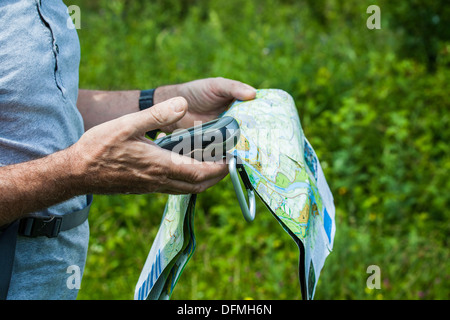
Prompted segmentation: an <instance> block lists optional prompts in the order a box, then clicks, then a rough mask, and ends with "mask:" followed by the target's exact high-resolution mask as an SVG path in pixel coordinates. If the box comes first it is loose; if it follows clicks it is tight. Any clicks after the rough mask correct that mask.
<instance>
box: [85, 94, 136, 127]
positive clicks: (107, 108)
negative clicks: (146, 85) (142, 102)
mask: <svg viewBox="0 0 450 320" xmlns="http://www.w3.org/2000/svg"><path fill="white" fill-rule="evenodd" d="M139 96H140V91H139V90H129V91H99V90H83V89H80V90H79V91H78V101H77V107H78V110H79V111H80V113H81V115H82V116H83V120H84V127H85V130H86V131H87V130H89V129H90V128H92V127H94V126H96V125H99V124H101V123H104V122H106V121H109V120H113V119H116V118H119V117H121V116H123V115H126V114H129V113H132V112H137V111H139Z"/></svg>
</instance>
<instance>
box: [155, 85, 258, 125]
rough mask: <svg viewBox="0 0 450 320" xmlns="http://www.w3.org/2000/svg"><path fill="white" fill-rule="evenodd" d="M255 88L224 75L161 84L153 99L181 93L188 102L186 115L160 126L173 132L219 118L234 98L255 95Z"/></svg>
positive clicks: (249, 98)
mask: <svg viewBox="0 0 450 320" xmlns="http://www.w3.org/2000/svg"><path fill="white" fill-rule="evenodd" d="M255 95H256V90H255V89H254V88H253V87H251V86H249V85H247V84H245V83H242V82H239V81H236V80H230V79H225V78H221V77H219V78H207V79H200V80H194V81H190V82H186V83H182V84H176V85H168V86H162V87H158V88H157V89H156V90H155V94H154V103H155V104H157V103H160V102H162V101H164V100H167V99H170V98H173V97H176V96H182V97H184V98H185V99H186V100H187V102H188V111H187V112H186V115H185V116H184V117H183V118H182V119H181V120H179V121H178V122H176V123H175V124H173V125H170V126H167V127H163V128H160V130H161V131H163V132H166V133H170V132H173V131H174V130H175V129H181V128H185V129H187V128H190V127H192V126H194V122H197V121H201V122H202V123H204V122H207V121H210V120H213V119H216V118H217V117H218V116H219V115H220V114H221V113H222V112H224V111H225V110H227V108H228V107H229V106H230V104H231V102H233V100H235V99H238V100H251V99H254V98H255Z"/></svg>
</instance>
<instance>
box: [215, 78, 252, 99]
mask: <svg viewBox="0 0 450 320" xmlns="http://www.w3.org/2000/svg"><path fill="white" fill-rule="evenodd" d="M215 88H216V90H217V91H216V92H217V94H218V95H221V96H225V97H228V98H233V99H238V100H251V99H254V98H255V96H256V89H255V88H253V87H252V86H250V85H248V84H245V83H242V82H240V81H236V80H231V79H226V78H216V79H215Z"/></svg>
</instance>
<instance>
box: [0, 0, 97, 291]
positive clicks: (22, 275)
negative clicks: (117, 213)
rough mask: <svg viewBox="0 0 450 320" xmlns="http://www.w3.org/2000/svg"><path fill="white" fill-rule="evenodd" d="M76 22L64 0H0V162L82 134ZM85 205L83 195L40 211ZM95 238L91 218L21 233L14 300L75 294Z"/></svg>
mask: <svg viewBox="0 0 450 320" xmlns="http://www.w3.org/2000/svg"><path fill="white" fill-rule="evenodd" d="M71 27H73V24H71V20H70V17H69V14H68V11H67V7H66V6H65V5H64V3H63V2H62V1H61V0H2V1H1V2H0V166H5V165H9V164H14V163H20V162H24V161H28V160H32V159H36V158H40V157H43V156H46V155H49V154H51V153H54V152H56V151H59V150H62V149H65V148H67V147H69V146H70V145H72V144H73V143H75V142H76V141H77V140H78V139H79V138H80V136H81V135H82V134H83V132H84V128H83V120H82V117H81V115H80V113H79V112H78V109H77V107H76V101H77V95H78V67H79V62H80V46H79V40H78V36H77V32H76V30H75V29H74V28H71ZM0 179H1V177H0ZM85 206H86V197H85V196H80V197H76V198H73V199H71V200H69V201H66V202H64V203H60V204H58V205H55V206H52V207H50V208H48V209H46V210H43V211H40V212H39V213H38V214H39V215H43V216H45V215H49V214H56V215H64V214H65V213H69V212H72V211H75V210H79V209H81V208H83V207H85ZM88 242H89V226H88V222H87V221H86V222H85V223H83V224H82V225H80V226H79V227H77V228H74V229H71V230H69V231H64V232H61V233H60V234H59V236H58V237H56V238H47V237H45V236H44V237H37V238H26V237H20V236H19V237H18V239H17V247H16V254H15V260H14V265H13V274H12V277H11V283H10V289H9V292H8V299H75V298H76V296H77V293H78V290H77V286H76V285H74V282H73V279H76V278H74V277H76V276H77V275H76V274H75V273H76V272H77V271H78V270H80V271H81V274H82V272H83V270H84V265H85V261H86V254H87V247H88ZM70 277H72V278H70ZM68 283H69V285H68ZM75 284H76V281H75Z"/></svg>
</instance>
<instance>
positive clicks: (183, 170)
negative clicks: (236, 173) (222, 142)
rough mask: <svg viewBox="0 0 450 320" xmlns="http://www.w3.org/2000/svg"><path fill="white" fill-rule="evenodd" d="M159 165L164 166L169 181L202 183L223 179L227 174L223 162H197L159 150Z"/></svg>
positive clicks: (226, 167)
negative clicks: (217, 178) (218, 178)
mask: <svg viewBox="0 0 450 320" xmlns="http://www.w3.org/2000/svg"><path fill="white" fill-rule="evenodd" d="M160 151H161V152H160V153H159V158H160V163H164V164H166V170H167V176H168V178H170V179H174V180H181V181H186V182H189V183H201V182H203V181H206V180H209V179H212V178H216V177H220V176H222V177H224V176H226V175H227V174H228V165H227V164H226V163H225V160H223V161H217V162H213V161H203V162H202V161H198V160H195V159H192V158H190V157H186V156H182V155H179V154H178V153H175V152H170V151H167V150H163V149H161V150H160Z"/></svg>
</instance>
